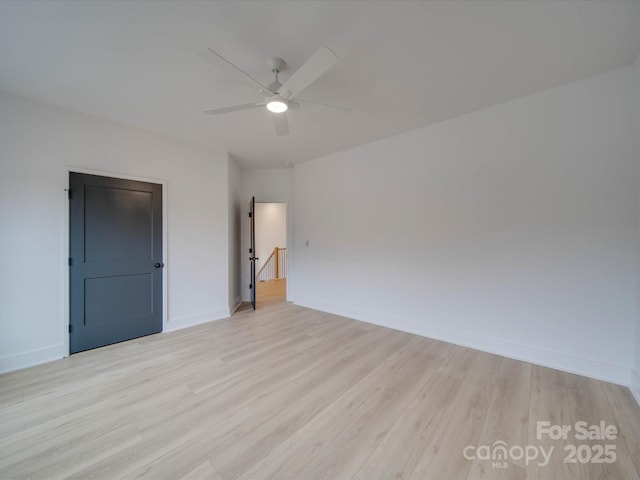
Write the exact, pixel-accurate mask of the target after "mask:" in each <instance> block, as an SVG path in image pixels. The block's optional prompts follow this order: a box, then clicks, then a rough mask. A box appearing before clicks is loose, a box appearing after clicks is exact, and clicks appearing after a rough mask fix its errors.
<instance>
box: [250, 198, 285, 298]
mask: <svg viewBox="0 0 640 480" xmlns="http://www.w3.org/2000/svg"><path fill="white" fill-rule="evenodd" d="M255 250H256V253H255V256H256V257H257V260H256V283H255V285H256V290H255V293H256V303H257V306H260V305H266V304H271V303H274V302H283V301H286V299H287V204H286V203H275V202H271V203H258V202H256V204H255Z"/></svg>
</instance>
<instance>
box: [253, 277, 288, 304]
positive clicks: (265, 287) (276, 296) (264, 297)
mask: <svg viewBox="0 0 640 480" xmlns="http://www.w3.org/2000/svg"><path fill="white" fill-rule="evenodd" d="M286 297H287V279H286V278H278V279H275V280H268V281H266V282H256V304H257V305H258V307H262V306H265V305H268V304H269V303H271V302H273V301H278V300H284V299H285V298H286Z"/></svg>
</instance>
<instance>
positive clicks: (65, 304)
mask: <svg viewBox="0 0 640 480" xmlns="http://www.w3.org/2000/svg"><path fill="white" fill-rule="evenodd" d="M71 172H76V173H86V174H89V175H100V176H103V177H116V178H122V179H124V180H136V181H141V182H149V183H157V184H160V185H162V199H163V201H162V258H163V259H164V263H165V265H167V266H168V265H169V256H168V248H167V233H168V232H167V205H168V202H169V198H168V197H167V182H166V180H163V179H160V178H152V177H140V176H134V175H128V174H126V173H121V172H110V171H105V170H96V169H90V168H83V167H74V166H71V165H65V166H63V168H62V172H61V175H60V192H61V195H60V197H61V198H62V203H61V208H62V222H63V228H62V236H63V237H62V252H61V255H60V259H61V260H60V261H61V263H62V269H61V270H62V276H63V281H62V285H63V288H62V296H63V297H62V298H63V301H62V321H61V325H60V331H61V333H62V338H63V349H64V352H65V354H64V356H65V357H68V356H69V355H70V345H69V318H70V302H69V298H70V297H69V295H70V290H69V265H68V259H69V226H70V225H69V199H68V197H67V191H66V190H67V189H68V188H69V174H70V173H71ZM167 266H165V268H163V269H162V331H166V330H167V318H168V316H167V305H168V301H167V299H168V285H167V276H168V267H167Z"/></svg>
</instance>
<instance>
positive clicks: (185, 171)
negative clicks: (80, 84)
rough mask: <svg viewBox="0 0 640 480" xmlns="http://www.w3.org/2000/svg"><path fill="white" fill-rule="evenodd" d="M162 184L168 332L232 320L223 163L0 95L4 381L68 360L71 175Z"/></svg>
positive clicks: (0, 358) (0, 352)
mask: <svg viewBox="0 0 640 480" xmlns="http://www.w3.org/2000/svg"><path fill="white" fill-rule="evenodd" d="M69 169H72V170H73V169H79V170H81V171H87V170H91V171H94V170H95V171H97V172H101V173H109V174H113V175H116V176H118V175H119V176H128V177H139V178H143V179H149V180H154V181H158V182H164V184H165V186H166V191H165V193H166V195H165V197H164V201H165V207H166V219H167V224H166V228H167V232H168V245H167V252H168V254H167V258H166V259H165V264H166V276H167V278H168V299H167V304H168V312H167V316H166V318H167V323H166V325H165V329H167V330H171V329H175V328H180V327H184V326H187V325H191V324H195V323H199V322H203V321H208V320H212V319H216V318H220V317H224V316H227V315H228V313H229V301H228V290H227V282H228V268H229V262H228V242H229V239H228V236H227V215H228V209H227V201H228V198H227V181H228V178H227V177H228V175H227V157H226V154H222V153H219V152H212V151H208V150H204V149H201V148H198V147H193V146H189V145H187V144H184V143H180V142H177V141H174V140H170V139H168V138H164V137H161V136H158V135H155V134H151V133H147V132H144V131H140V130H136V129H133V128H129V127H125V126H121V125H118V124H115V123H111V122H108V121H105V120H100V119H97V118H94V117H90V116H86V115H82V114H79V113H74V112H72V111H69V110H65V109H61V108H58V107H54V106H50V105H47V104H44V103H40V102H36V101H32V100H28V99H25V98H21V97H17V96H13V95H9V94H5V93H0V228H1V229H2V235H1V236H0V252H2V268H1V269H0V371H7V370H12V369H17V368H21V367H24V366H27V365H31V364H35V363H40V362H44V361H48V360H52V359H55V358H60V357H62V356H63V355H66V354H67V353H68V336H67V334H66V333H65V329H66V325H67V324H68V316H67V313H66V312H67V311H66V300H65V291H66V285H67V281H68V272H67V267H66V266H65V261H66V257H67V255H68V250H67V248H68V247H67V243H66V241H67V229H68V224H67V209H68V205H67V203H68V201H67V200H66V199H65V192H64V190H63V189H64V188H65V187H66V186H67V179H68V173H67V172H68V170H69Z"/></svg>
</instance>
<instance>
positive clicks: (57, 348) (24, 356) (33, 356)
mask: <svg viewBox="0 0 640 480" xmlns="http://www.w3.org/2000/svg"><path fill="white" fill-rule="evenodd" d="M66 355H67V352H66V351H65V347H64V345H62V344H60V345H54V346H51V347H45V348H39V349H37V350H31V351H28V352H24V353H18V354H16V355H9V356H6V357H2V358H0V373H7V372H13V371H14V370H21V369H23V368H27V367H33V366H34V365H40V364H42V363H47V362H52V361H54V360H60V359H61V358H63V357H65V356H66Z"/></svg>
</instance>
